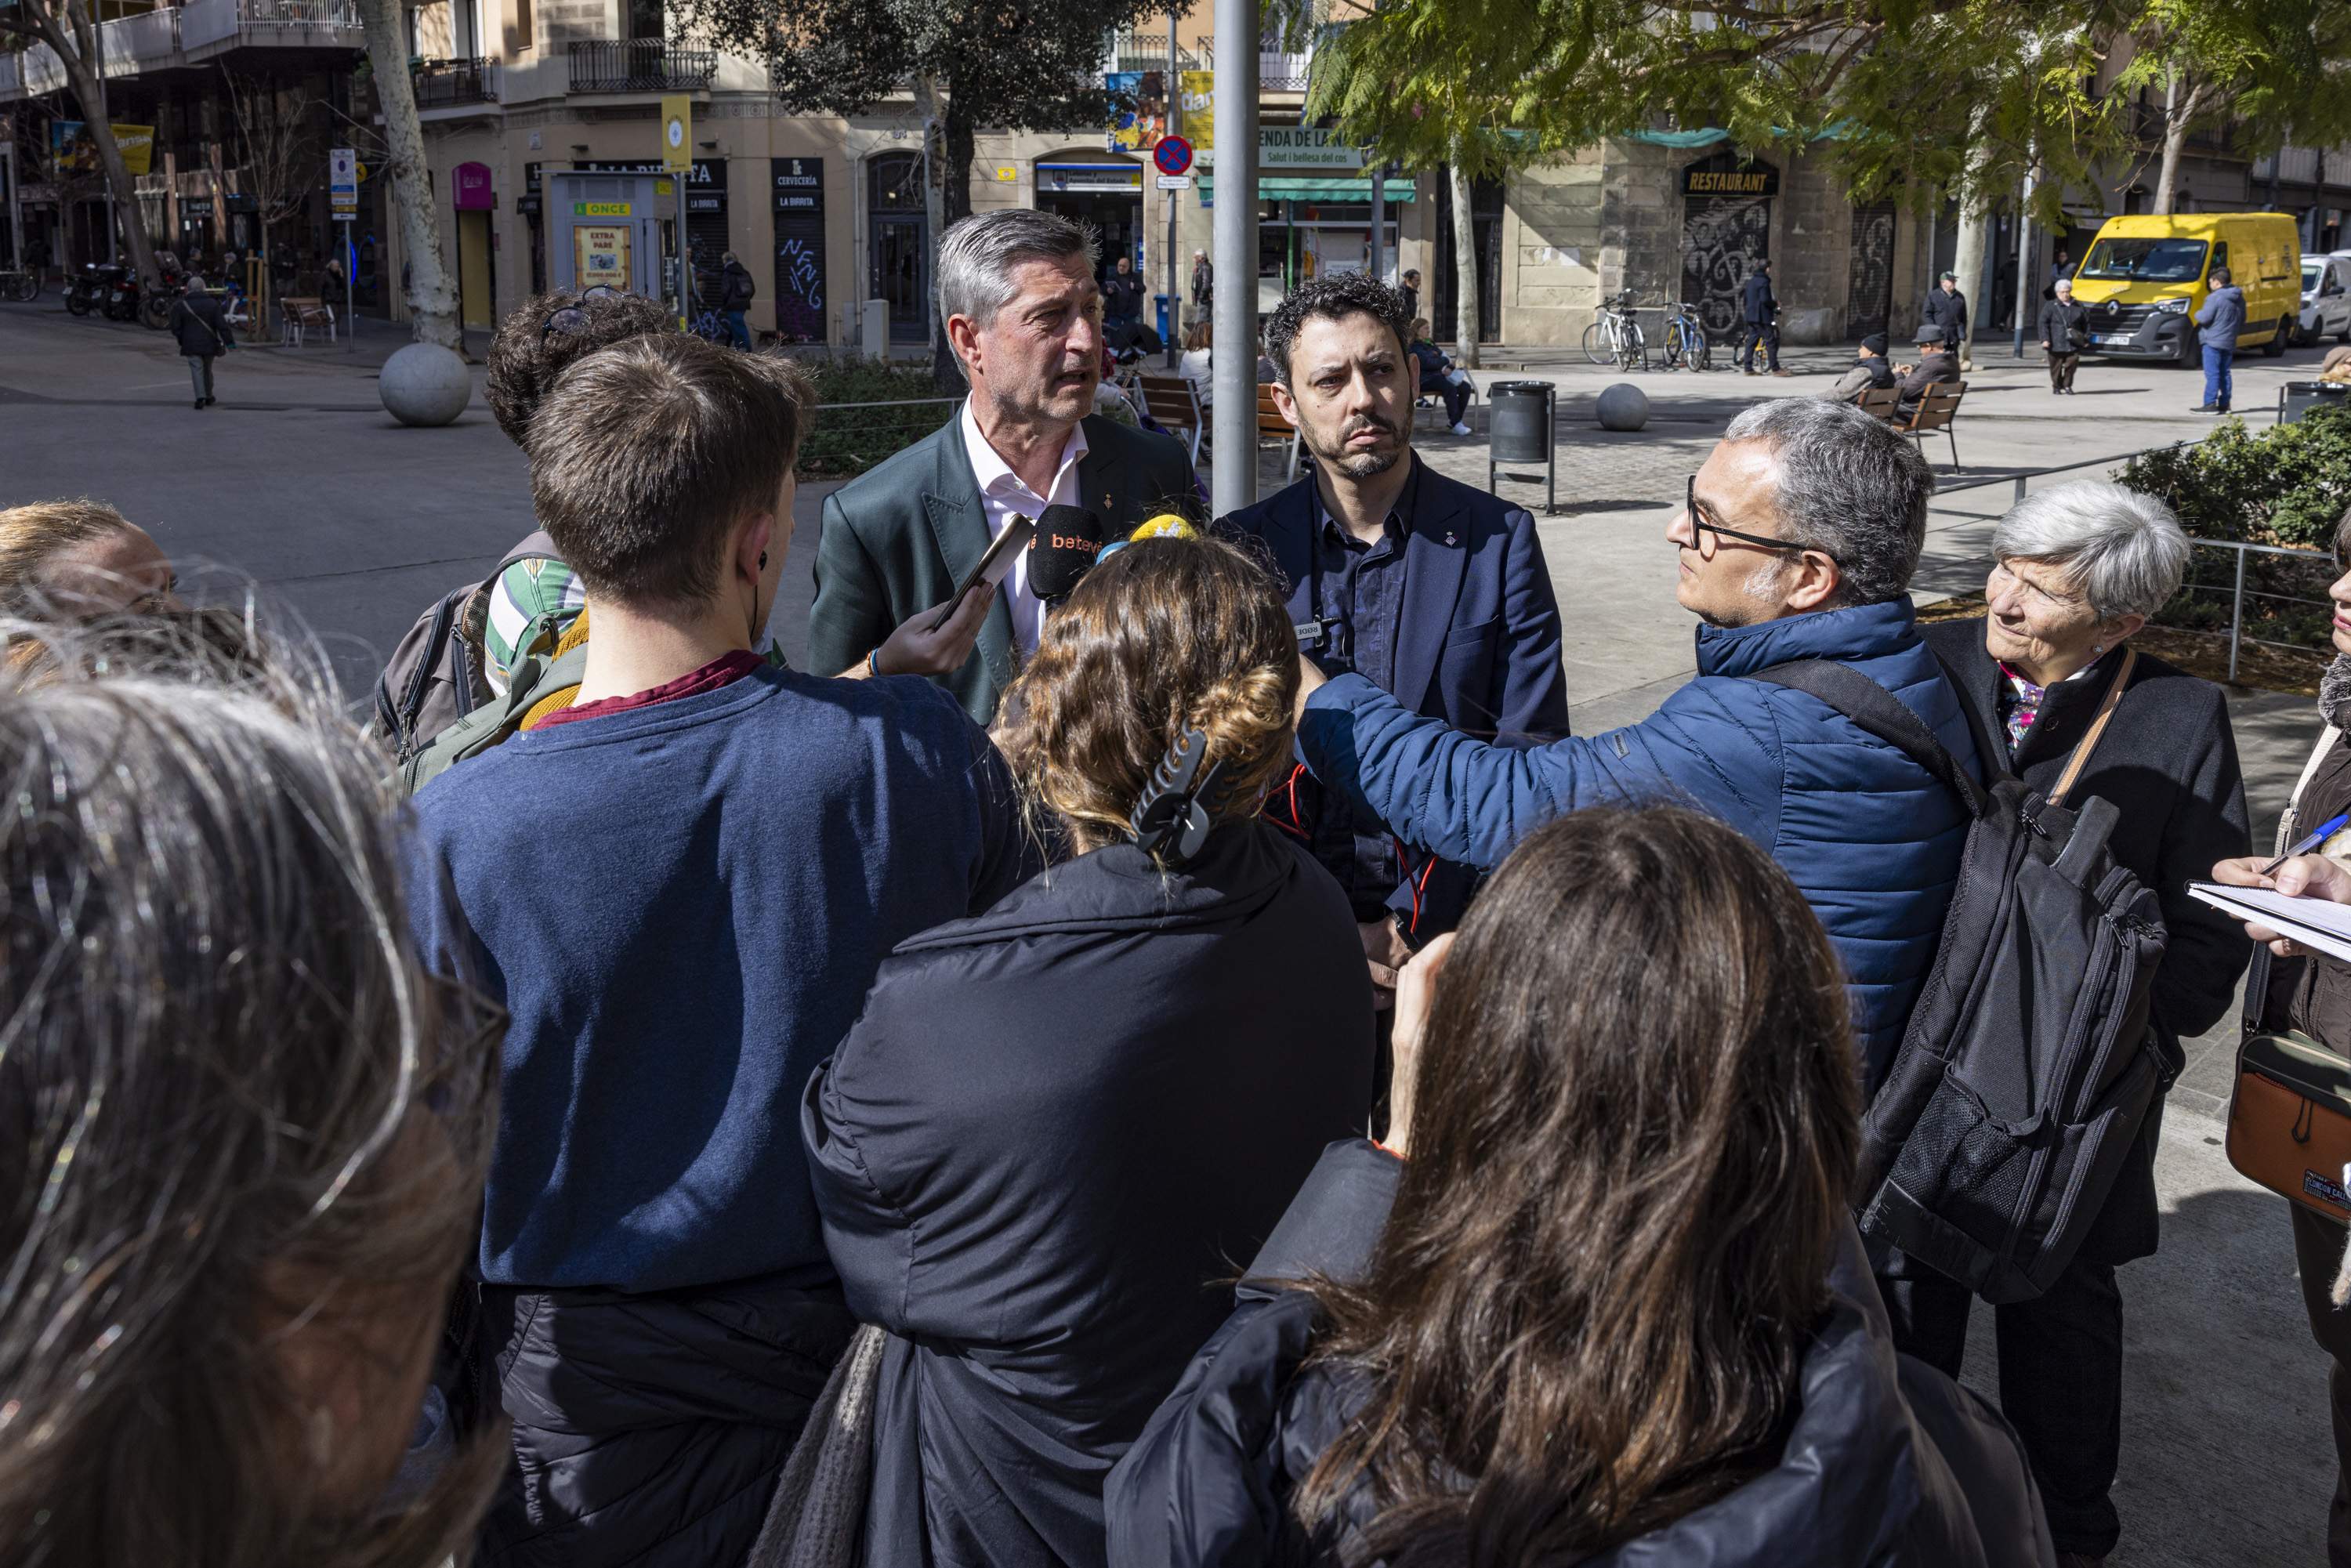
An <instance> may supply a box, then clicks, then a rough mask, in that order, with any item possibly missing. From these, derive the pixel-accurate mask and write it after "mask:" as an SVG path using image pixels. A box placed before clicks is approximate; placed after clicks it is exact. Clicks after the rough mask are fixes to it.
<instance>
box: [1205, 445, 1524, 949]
mask: <svg viewBox="0 0 2351 1568" xmlns="http://www.w3.org/2000/svg"><path fill="white" fill-rule="evenodd" d="M1412 461H1413V462H1415V463H1416V464H1420V473H1419V475H1418V476H1417V479H1416V485H1417V491H1416V495H1415V499H1414V504H1413V507H1412V533H1411V536H1410V538H1408V539H1407V540H1406V541H1405V560H1404V565H1405V585H1404V610H1403V613H1402V615H1401V616H1400V617H1399V618H1398V620H1399V624H1398V626H1397V631H1396V659H1395V669H1396V686H1395V691H1394V692H1393V693H1392V694H1390V695H1393V696H1395V699H1396V700H1397V701H1398V702H1400V703H1402V704H1403V705H1404V706H1405V707H1406V708H1407V709H1409V710H1410V711H1412V712H1414V713H1418V714H1426V715H1427V716H1429V717H1431V718H1441V719H1443V720H1444V721H1445V722H1446V723H1447V725H1448V726H1450V727H1453V728H1455V729H1458V730H1464V731H1467V732H1468V733H1470V734H1473V735H1477V736H1479V737H1484V738H1487V739H1492V740H1498V741H1499V742H1501V743H1503V744H1505V745H1510V746H1535V745H1541V744H1542V743H1543V742H1545V741H1550V740H1555V739H1557V738H1559V737H1562V736H1564V735H1565V734H1567V732H1568V722H1567V677H1566V674H1565V673H1564V672H1563V671H1562V670H1561V668H1560V663H1559V634H1560V628H1559V601H1558V599H1557V597H1556V596H1555V595H1554V594H1553V593H1552V585H1551V572H1550V570H1548V569H1547V568H1546V567H1545V566H1544V565H1543V553H1542V544H1541V541H1540V540H1539V539H1537V538H1536V537H1535V519H1534V517H1533V514H1531V513H1530V512H1528V511H1526V510H1525V509H1524V508H1523V507H1514V506H1511V505H1510V503H1509V502H1507V501H1502V500H1499V499H1497V498H1496V497H1492V496H1489V495H1487V494H1486V493H1485V492H1484V491H1482V490H1479V489H1475V488H1473V487H1471V486H1468V485H1464V484H1462V483H1461V482H1460V481H1458V480H1457V479H1448V478H1447V477H1446V476H1444V475H1442V474H1439V473H1438V472H1437V470H1435V469H1434V468H1431V467H1429V466H1428V465H1426V464H1425V463H1421V462H1420V459H1419V458H1418V457H1415V458H1414V459H1413V460H1412ZM1320 510H1321V508H1320V507H1319V506H1318V504H1317V499H1316V496H1315V492H1314V477H1313V476H1312V475H1311V474H1310V475H1308V476H1306V477H1304V478H1302V479H1301V480H1299V481H1298V483H1296V484H1295V485H1292V486H1290V487H1289V488H1287V489H1285V490H1282V491H1280V492H1279V493H1278V494H1276V495H1274V496H1271V497H1268V498H1267V499H1265V500H1262V501H1259V503H1258V504H1257V505H1256V506H1254V507H1243V508H1241V509H1240V510H1239V511H1238V512H1234V513H1232V514H1230V515H1229V516H1228V517H1223V518H1221V519H1219V520H1218V522H1217V530H1218V531H1219V532H1222V533H1227V534H1229V535H1238V536H1241V537H1244V538H1252V539H1256V540H1258V541H1259V542H1260V543H1261V544H1262V545H1263V546H1264V547H1265V548H1266V549H1268V550H1269V551H1270V553H1271V556H1272V559H1273V564H1274V566H1275V568H1276V570H1279V571H1280V574H1281V579H1282V582H1283V585H1284V588H1285V589H1286V591H1287V592H1288V595H1289V601H1290V618H1291V619H1292V620H1293V621H1296V622H1301V623H1302V622H1306V621H1309V620H1311V619H1312V618H1313V615H1314V604H1313V592H1314V590H1313V582H1312V573H1311V570H1310V569H1311V562H1312V556H1313V549H1314V530H1315V528H1316V526H1317V523H1318V521H1319V517H1320ZM1391 826H1393V824H1391ZM1401 836H1402V837H1403V838H1404V841H1405V843H1407V844H1410V845H1413V848H1414V849H1415V851H1416V853H1415V855H1414V857H1413V861H1414V863H1415V864H1416V865H1417V864H1419V863H1422V861H1423V857H1422V856H1421V855H1420V854H1419V853H1418V850H1419V846H1418V845H1417V844H1415V843H1414V841H1413V839H1412V837H1411V835H1410V834H1404V835H1401ZM1406 869H1407V872H1408V873H1409V872H1410V871H1411V869H1412V867H1409V866H1408V867H1407V868H1406ZM1476 885H1477V873H1475V872H1473V871H1471V870H1470V869H1469V868H1468V867H1467V866H1462V865H1458V864H1450V863H1444V862H1440V863H1439V864H1438V865H1437V866H1436V867H1435V868H1434V869H1433V870H1431V871H1430V872H1429V873H1428V878H1427V881H1426V883H1425V884H1424V885H1423V886H1422V887H1421V888H1420V889H1419V890H1418V891H1419V895H1420V896H1419V905H1418V907H1419V920H1418V923H1417V925H1416V927H1415V929H1414V931H1413V935H1414V936H1416V937H1418V938H1426V937H1428V936H1436V935H1437V933H1439V932H1443V931H1449V930H1451V929H1452V928H1453V926H1454V925H1456V924H1458V922H1459V920H1460V918H1461V912H1462V910H1463V909H1464V908H1465V907H1466V906H1467V905H1468V902H1469V894H1470V893H1471V892H1472V891H1474V889H1475V888H1476ZM1414 891H1415V890H1414V889H1413V888H1412V887H1411V886H1410V885H1408V884H1405V883H1400V884H1398V886H1397V888H1396V890H1395V894H1393V895H1392V896H1391V897H1390V898H1389V900H1388V906H1389V907H1390V908H1392V909H1395V910H1396V911H1398V912H1399V913H1401V914H1404V915H1407V916H1409V915H1411V914H1412V912H1413V909H1414V899H1413V894H1414Z"/></svg>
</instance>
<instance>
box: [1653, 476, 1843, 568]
mask: <svg viewBox="0 0 2351 1568" xmlns="http://www.w3.org/2000/svg"><path fill="white" fill-rule="evenodd" d="M1682 505H1683V510H1685V511H1686V512H1687V513H1688V515H1689V520H1690V542H1691V543H1692V544H1696V543H1697V542H1698V535H1699V533H1700V532H1705V533H1709V534H1712V535H1714V536H1715V538H1717V539H1737V540H1738V541H1739V542H1740V544H1743V545H1753V546H1754V547H1755V548H1756V549H1780V550H1793V551H1794V552H1795V553H1796V554H1798V555H1802V554H1805V553H1806V552H1807V551H1809V552H1810V553H1812V554H1813V555H1817V556H1825V557H1827V559H1828V562H1829V564H1830V565H1831V566H1834V567H1835V568H1836V569H1837V570H1839V571H1843V570H1844V562H1843V561H1841V560H1839V559H1837V558H1836V557H1834V556H1833V555H1830V554H1829V552H1828V551H1826V550H1824V549H1821V548H1820V547H1819V546H1818V545H1800V544H1796V543H1793V542H1792V541H1790V540H1788V539H1767V538H1764V537H1763V536H1762V535H1761V534H1742V533H1740V531H1739V530H1738V529H1737V528H1724V527H1723V526H1722V525H1721V524H1719V523H1717V522H1713V521H1711V520H1709V519H1708V517H1707V516H1706V514H1705V513H1704V512H1701V511H1700V510H1698V476H1697V475H1695V474H1693V475H1691V476H1689V485H1688V488H1687V491H1686V492H1685V493H1684V497H1683V503H1682ZM1717 548H1718V549H1719V548H1720V547H1719V545H1718V546H1717Z"/></svg>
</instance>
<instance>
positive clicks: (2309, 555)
mask: <svg viewBox="0 0 2351 1568" xmlns="http://www.w3.org/2000/svg"><path fill="white" fill-rule="evenodd" d="M2195 444H2197V443H2195V442H2192V441H2174V442H2168V443H2167V444H2164V445H2162V446H2147V447H2142V448H2140V449H2139V450H2138V451H2136V452H2123V453H2117V454H2116V455H2112V456H2108V457H2093V458H2089V459H2087V460H2086V461H2084V462H2080V463H2067V464H2063V465H2059V466H2057V467H2054V468H2036V469H2033V470H2032V471H2031V472H2029V473H2023V474H2011V475H2001V476H1996V477H1993V478H1989V479H1971V480H1968V481H1966V482H1964V483H1962V484H1958V485H1938V486H1936V487H1935V494H1936V496H1937V497H1938V499H1939V498H1940V497H1945V496H1950V495H1956V494H1958V493H1959V492H1960V491H1962V490H1977V489H1982V488H1984V487H1986V486H1992V485H2012V486H2014V500H2013V501H2011V505H2013V504H2014V502H2015V501H2022V500H2023V499H2024V497H2025V491H2026V486H2028V485H2029V484H2030V483H2031V482H2032V480H2035V479H2046V478H2049V477H2051V476H2054V475H2059V474H2073V473H2078V472H2080V471H2081V470H2083V469H2085V468H2098V469H2112V468H2119V467H2121V466H2122V465H2124V464H2126V463H2128V462H2130V461H2131V460H2132V459H2134V458H2137V457H2142V456H2145V455H2147V453H2149V452H2166V451H2176V450H2178V449H2179V448H2180V447H2182V446H2193V445H2195ZM2188 543H2189V548H2190V549H2193V550H2197V551H2202V552H2214V551H2221V550H2225V551H2228V552H2229V553H2230V555H2231V557H2233V559H2231V560H2226V561H2222V562H2220V570H2219V571H2218V573H2217V575H2218V576H2219V577H2220V578H2222V579H2225V580H2226V581H2225V584H2224V583H2223V582H2220V581H2212V580H2199V578H2200V577H2204V576H2206V575H2207V574H2206V573H2205V572H2204V570H2203V569H2202V567H2201V565H2200V563H2199V561H2198V560H2197V559H2195V558H2193V557H2191V559H2190V563H2189V580H2187V581H2186V582H2184V583H2182V584H2181V585H2180V593H2181V594H2183V595H2187V596H2189V602H2191V603H2192V602H2194V600H2193V596H2194V595H2196V594H2212V595H2216V596H2217V595H2220V594H2226V595H2227V596H2228V604H2229V610H2228V622H2229V679H2230V680H2231V682H2233V681H2235V680H2236V678H2237V666H2238V663H2239V660H2240V658H2241V654H2242V653H2243V648H2244V644H2245V643H2256V644H2258V645H2260V646H2262V647H2267V648H2282V649H2285V650H2287V651H2289V652H2294V653H2324V652H2325V651H2326V631H2325V629H2326V626H2327V618H2328V617H2331V616H2332V615H2333V613H2334V601H2332V600H2329V599H2326V598H2323V597H2312V596H2311V595H2308V594H2299V593H2293V592H2287V591H2281V587H2282V585H2299V586H2308V585H2309V584H2310V583H2311V582H2313V581H2314V583H2315V585H2316V586H2318V587H2320V588H2322V589H2323V588H2324V587H2325V584H2327V583H2330V582H2332V581H2334V580H2335V578H2337V577H2339V576H2341V575H2342V573H2341V571H2340V570H2339V569H2338V568H2337V567H2336V566H2335V558H2334V557H2333V556H2331V555H2329V554H2328V553H2327V552H2325V551H2324V550H2314V549H2294V548H2292V547H2290V546H2286V545H2264V544H2255V543H2252V541H2250V540H2245V539H2208V538H2198V537H2197V536H2195V535H2193V534H2190V535H2189V537H2188ZM2255 556H2261V557H2265V558H2282V559H2279V560H2278V562H2277V565H2276V567H2275V568H2274V569H2273V571H2272V572H2271V573H2270V574H2269V575H2267V576H2265V577H2264V578H2263V579H2262V580H2260V581H2258V582H2256V583H2254V584H2253V585H2252V586H2248V585H2247V581H2246V571H2247V564H2248V562H2249V561H2250V560H2251V559H2252V558H2253V557H2255ZM2204 559H2212V558H2211V556H2210V554H2209V553H2208V554H2207V555H2206V556H2205V558H2204ZM2297 578H2301V579H2304V582H2302V583H2300V584H2296V583H2295V580H2296V579H2297ZM2248 601H2251V602H2252V603H2253V604H2255V605H2256V606H2269V607H2272V613H2271V614H2270V615H2268V616H2265V617H2264V621H2265V622H2266V621H2271V620H2274V621H2277V622H2283V624H2284V625H2287V626H2291V625H2292V624H2293V623H2294V612H2293V611H2292V610H2291V609H2290V608H2288V607H2291V606H2297V605H2299V606H2304V607H2307V608H2309V609H2311V610H2313V611H2316V612H2323V614H2322V615H2320V616H2316V617H2314V618H2313V631H2312V634H2311V637H2310V639H2309V640H2308V641H2288V640H2285V639H2283V638H2277V637H2262V636H2255V635H2249V634H2248V633H2247V632H2246V630H2245V606H2246V604H2247V603H2248ZM2173 602H2174V604H2177V603H2179V601H2178V600H2175V601H2173ZM2165 610H2166V612H2170V611H2171V610H2172V606H2170V605H2167V606H2166V607H2165ZM2218 619H2219V618H2218V615H2217V614H2216V615H2215V616H2214V617H2213V620H2214V622H2217V621H2218ZM2201 620H2202V618H2201V617H2200V616H2199V615H2198V614H2196V613H2194V612H2190V613H2189V614H2186V615H2181V614H2179V613H2177V612H2172V613H2164V612H2158V617H2157V624H2158V625H2165V626H2175V627H2179V628H2181V629H2183V630H2187V631H2195V632H2203V631H2216V630H2218V627H2217V624H2211V625H2207V624H2203V623H2200V622H2201Z"/></svg>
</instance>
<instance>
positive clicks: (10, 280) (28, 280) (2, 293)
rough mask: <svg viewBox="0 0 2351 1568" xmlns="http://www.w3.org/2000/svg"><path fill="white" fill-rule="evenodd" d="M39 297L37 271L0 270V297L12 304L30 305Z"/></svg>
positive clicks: (39, 280) (39, 286)
mask: <svg viewBox="0 0 2351 1568" xmlns="http://www.w3.org/2000/svg"><path fill="white" fill-rule="evenodd" d="M40 297H41V275H40V274H39V273H37V272H0V299H5V300H7V301H8V302H9V303H10V304H12V305H30V304H31V303H32V302H33V301H34V300H36V299H38V298H40Z"/></svg>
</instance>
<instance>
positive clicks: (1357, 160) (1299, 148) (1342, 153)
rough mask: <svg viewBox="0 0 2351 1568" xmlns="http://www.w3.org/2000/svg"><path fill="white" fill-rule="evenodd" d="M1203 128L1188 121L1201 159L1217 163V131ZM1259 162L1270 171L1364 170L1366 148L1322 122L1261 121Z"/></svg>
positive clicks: (1210, 164)
mask: <svg viewBox="0 0 2351 1568" xmlns="http://www.w3.org/2000/svg"><path fill="white" fill-rule="evenodd" d="M1198 130H1199V128H1198V127H1196V126H1195V125H1193V124H1192V122H1191V121H1190V120H1186V121H1185V132H1184V133H1185V135H1186V137H1187V138H1189V139H1190V141H1191V142H1192V146H1193V150H1194V152H1196V155H1197V158H1198V162H1200V163H1201V164H1202V166H1204V167H1207V168H1214V167H1215V166H1216V162H1217V160H1216V149H1215V146H1214V145H1213V134H1212V133H1210V134H1195V132H1196V131H1198ZM1257 166H1258V167H1259V169H1260V170H1262V171H1264V172H1268V173H1270V172H1274V171H1276V170H1281V169H1313V170H1319V171H1324V172H1332V173H1339V174H1360V173H1361V172H1363V168H1364V150H1363V149H1362V148H1360V147H1351V146H1349V145H1348V144H1347V143H1346V142H1345V141H1341V140H1340V138H1339V133H1338V132H1337V131H1330V130H1326V129H1324V128H1323V127H1322V126H1319V125H1260V126H1259V127H1258V132H1257Z"/></svg>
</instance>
